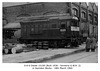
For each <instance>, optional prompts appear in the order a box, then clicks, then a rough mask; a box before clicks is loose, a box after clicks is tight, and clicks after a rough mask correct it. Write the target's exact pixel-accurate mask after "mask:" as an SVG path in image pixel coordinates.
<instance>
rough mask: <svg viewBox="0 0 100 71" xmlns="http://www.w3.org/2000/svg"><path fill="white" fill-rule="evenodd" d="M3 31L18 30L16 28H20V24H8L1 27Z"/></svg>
mask: <svg viewBox="0 0 100 71" xmlns="http://www.w3.org/2000/svg"><path fill="white" fill-rule="evenodd" d="M3 28H4V29H7V28H8V29H10V28H15V29H18V28H21V25H20V23H8V24H7V25H5V26H4V27H3Z"/></svg>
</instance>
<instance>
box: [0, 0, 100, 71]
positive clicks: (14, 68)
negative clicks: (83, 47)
mask: <svg viewBox="0 0 100 71" xmlns="http://www.w3.org/2000/svg"><path fill="white" fill-rule="evenodd" d="M33 1H34V0H25V1H23V0H2V1H1V2H0V11H1V12H0V23H1V24H0V27H1V29H0V33H1V35H2V2H33ZM58 1H59V2H66V1H67V2H87V1H86V0H77V1H76V0H53V1H51V0H36V1H34V2H58ZM88 2H98V27H99V26H100V24H99V20H100V19H99V13H100V11H99V0H89V1H88ZM98 31H99V28H98ZM98 38H99V32H98ZM0 39H1V41H0V46H1V47H0V51H1V53H0V54H1V55H0V71H36V70H33V69H31V67H30V68H27V67H24V64H19V63H2V36H1V37H0ZM98 48H99V42H98ZM98 58H100V55H99V49H98ZM99 60H100V59H98V63H66V64H77V65H78V64H80V65H81V67H80V68H75V69H72V71H99V67H100V63H99ZM28 64H29V63H28ZM35 64H36V63H35ZM37 64H39V63H37ZM45 64H46V63H45ZM49 64H50V63H49ZM52 64H54V63H52ZM43 71H44V70H43ZM50 71H52V70H50ZM57 71H61V70H57ZM64 71H66V70H64Z"/></svg>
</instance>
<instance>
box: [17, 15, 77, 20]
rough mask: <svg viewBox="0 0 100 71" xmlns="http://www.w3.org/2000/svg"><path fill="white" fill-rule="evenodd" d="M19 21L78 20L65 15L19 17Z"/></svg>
mask: <svg viewBox="0 0 100 71" xmlns="http://www.w3.org/2000/svg"><path fill="white" fill-rule="evenodd" d="M19 19H21V22H43V21H50V20H78V18H77V17H75V16H70V15H65V14H59V15H42V16H30V17H20V18H19Z"/></svg>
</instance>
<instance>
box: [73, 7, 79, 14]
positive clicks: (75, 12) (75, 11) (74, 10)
mask: <svg viewBox="0 0 100 71" xmlns="http://www.w3.org/2000/svg"><path fill="white" fill-rule="evenodd" d="M72 14H73V15H75V16H78V10H77V9H75V8H73V9H72Z"/></svg>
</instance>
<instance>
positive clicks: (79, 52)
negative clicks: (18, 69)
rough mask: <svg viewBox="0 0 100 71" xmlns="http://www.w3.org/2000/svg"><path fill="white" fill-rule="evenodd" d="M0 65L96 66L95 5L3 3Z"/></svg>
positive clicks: (77, 3) (94, 3)
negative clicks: (66, 64) (79, 64)
mask: <svg viewBox="0 0 100 71" xmlns="http://www.w3.org/2000/svg"><path fill="white" fill-rule="evenodd" d="M2 9H3V10H2V20H3V22H2V32H3V39H2V41H3V45H2V58H3V61H2V62H3V63H98V4H97V2H2Z"/></svg>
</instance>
